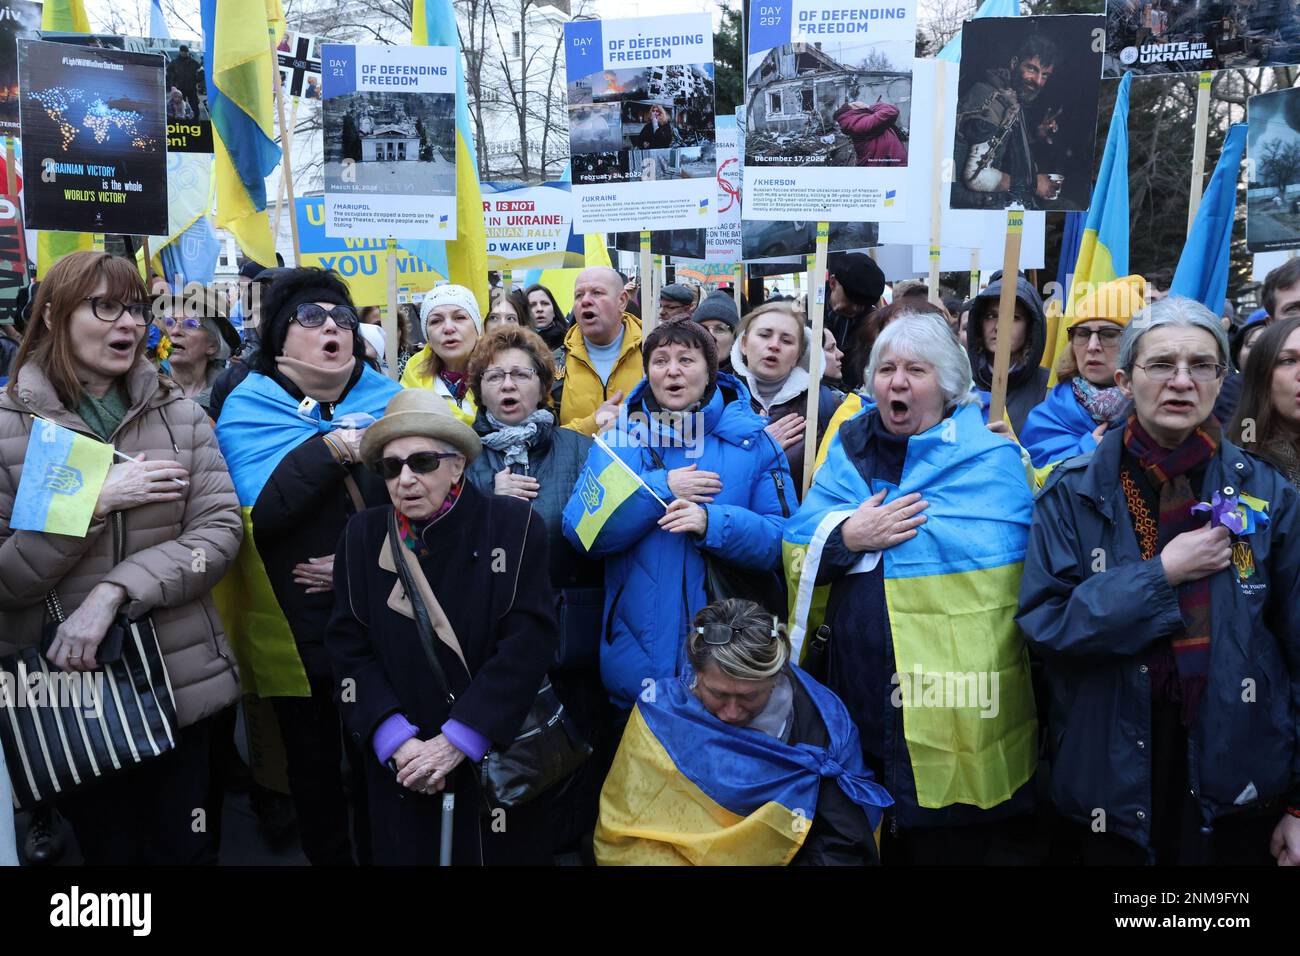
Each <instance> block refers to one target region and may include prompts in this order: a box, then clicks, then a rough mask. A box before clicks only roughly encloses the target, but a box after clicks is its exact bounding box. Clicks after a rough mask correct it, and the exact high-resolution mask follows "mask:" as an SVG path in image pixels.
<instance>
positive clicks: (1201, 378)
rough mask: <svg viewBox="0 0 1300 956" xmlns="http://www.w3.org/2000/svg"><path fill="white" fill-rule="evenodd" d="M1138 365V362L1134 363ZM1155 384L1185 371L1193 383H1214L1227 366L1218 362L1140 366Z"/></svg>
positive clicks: (1155, 363) (1154, 363)
mask: <svg viewBox="0 0 1300 956" xmlns="http://www.w3.org/2000/svg"><path fill="white" fill-rule="evenodd" d="M1134 364H1135V365H1136V364H1137V363H1136V362H1135V363H1134ZM1138 368H1140V369H1142V371H1144V372H1146V373H1147V378H1149V379H1151V381H1153V382H1168V381H1170V380H1171V379H1173V377H1174V376H1175V375H1177V374H1178V372H1179V370H1181V369H1185V370H1186V371H1187V374H1188V375H1189V376H1190V377H1191V379H1192V381H1193V382H1213V381H1214V380H1215V379H1217V378H1218V377H1219V376H1221V375H1222V374H1223V371H1224V369H1225V368H1227V366H1225V365H1219V364H1217V363H1216V362H1197V363H1196V364H1195V365H1191V366H1188V365H1174V364H1172V363H1170V362H1152V363H1151V364H1150V365H1138Z"/></svg>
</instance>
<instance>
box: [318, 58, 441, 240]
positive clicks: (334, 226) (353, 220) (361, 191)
mask: <svg viewBox="0 0 1300 956" xmlns="http://www.w3.org/2000/svg"><path fill="white" fill-rule="evenodd" d="M322 50H323V56H324V59H323V63H324V91H323V96H324V98H323V100H322V101H321V103H322V123H323V125H324V127H325V233H326V235H328V236H331V237H340V236H345V237H352V238H375V237H390V236H391V237H393V238H396V239H431V238H432V239H455V238H456V69H455V51H454V50H452V49H451V48H450V47H438V46H350V45H343V44H333V43H327V44H325V45H324V47H323V48H322Z"/></svg>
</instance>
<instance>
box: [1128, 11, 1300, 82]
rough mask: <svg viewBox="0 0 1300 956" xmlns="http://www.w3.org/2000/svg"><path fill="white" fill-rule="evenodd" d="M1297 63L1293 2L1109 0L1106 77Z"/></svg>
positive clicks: (1299, 43)
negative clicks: (1129, 73)
mask: <svg viewBox="0 0 1300 956" xmlns="http://www.w3.org/2000/svg"><path fill="white" fill-rule="evenodd" d="M1296 63H1300V12H1297V10H1296V4H1295V0H1106V54H1105V63H1104V70H1105V75H1106V76H1120V75H1121V74H1123V73H1125V72H1131V73H1138V74H1141V75H1144V76H1152V75H1156V74H1161V73H1196V72H1199V71H1201V70H1226V69H1231V68H1234V67H1248V66H1286V65H1293V64H1296Z"/></svg>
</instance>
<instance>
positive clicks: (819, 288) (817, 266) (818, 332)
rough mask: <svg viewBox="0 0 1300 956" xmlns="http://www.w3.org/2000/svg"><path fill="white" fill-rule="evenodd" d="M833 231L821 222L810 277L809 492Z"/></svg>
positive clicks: (805, 431)
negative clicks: (828, 249) (829, 242)
mask: <svg viewBox="0 0 1300 956" xmlns="http://www.w3.org/2000/svg"><path fill="white" fill-rule="evenodd" d="M830 232H831V227H830V223H826V222H819V223H817V252H816V253H815V254H814V255H812V256H809V259H811V260H812V271H811V273H810V274H809V276H808V318H809V320H810V321H811V323H812V331H811V332H810V333H809V338H808V405H807V408H806V409H805V410H804V426H803V476H802V477H801V479H800V480H801V481H802V484H803V491H804V494H805V495H806V494H807V493H808V489H809V487H811V485H812V476H813V464H814V463H815V462H816V461H817V405H818V402H819V400H820V398H821V382H822V364H823V361H824V359H825V356H824V354H823V352H822V339H823V337H824V335H823V332H822V329H823V327H824V325H823V319H824V317H825V311H826V241H827V239H828V238H829V237H830ZM796 274H797V273H796Z"/></svg>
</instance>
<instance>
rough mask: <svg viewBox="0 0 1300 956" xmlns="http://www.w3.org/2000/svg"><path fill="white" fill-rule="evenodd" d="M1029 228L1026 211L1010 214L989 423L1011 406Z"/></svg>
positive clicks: (994, 356)
mask: <svg viewBox="0 0 1300 956" xmlns="http://www.w3.org/2000/svg"><path fill="white" fill-rule="evenodd" d="M1024 228H1025V211H1024V210H1023V209H1008V210H1007V244H1006V251H1005V252H1004V253H1003V255H1002V294H1001V295H1000V296H999V297H998V346H997V348H996V349H995V350H994V352H993V395H992V398H991V400H990V402H989V421H991V422H1000V421H1002V413H1003V411H1004V410H1005V409H1006V405H1007V374H1008V373H1009V372H1010V371H1011V328H1012V326H1013V324H1014V323H1015V321H1016V277H1017V276H1018V275H1019V274H1020V239H1021V234H1022V233H1023V232H1024Z"/></svg>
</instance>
